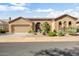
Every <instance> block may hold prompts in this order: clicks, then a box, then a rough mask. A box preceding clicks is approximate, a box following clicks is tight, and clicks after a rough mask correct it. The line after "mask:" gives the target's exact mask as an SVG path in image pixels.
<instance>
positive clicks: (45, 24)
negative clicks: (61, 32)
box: [42, 22, 50, 34]
mask: <svg viewBox="0 0 79 59" xmlns="http://www.w3.org/2000/svg"><path fill="white" fill-rule="evenodd" d="M42 31H43V33H45V34H46V33H48V32H49V31H50V25H49V24H48V23H47V22H44V23H43V24H42Z"/></svg>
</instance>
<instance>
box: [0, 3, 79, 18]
mask: <svg viewBox="0 0 79 59" xmlns="http://www.w3.org/2000/svg"><path fill="white" fill-rule="evenodd" d="M62 14H70V15H72V16H75V17H79V4H78V3H0V18H1V19H8V18H9V17H12V18H16V17H19V16H22V17H28V18H32V17H33V18H38V17H40V18H56V17H58V16H60V15H62Z"/></svg>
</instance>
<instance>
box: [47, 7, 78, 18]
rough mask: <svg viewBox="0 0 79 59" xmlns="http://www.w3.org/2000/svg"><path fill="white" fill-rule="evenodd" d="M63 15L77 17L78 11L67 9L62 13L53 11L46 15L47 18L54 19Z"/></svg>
mask: <svg viewBox="0 0 79 59" xmlns="http://www.w3.org/2000/svg"><path fill="white" fill-rule="evenodd" d="M63 14H69V15H72V16H74V17H79V11H77V8H76V9H67V10H64V11H59V10H53V11H52V12H50V13H48V15H47V17H52V18H53V17H54V18H56V17H58V16H60V15H63Z"/></svg>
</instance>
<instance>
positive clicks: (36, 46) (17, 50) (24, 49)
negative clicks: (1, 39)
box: [0, 42, 79, 56]
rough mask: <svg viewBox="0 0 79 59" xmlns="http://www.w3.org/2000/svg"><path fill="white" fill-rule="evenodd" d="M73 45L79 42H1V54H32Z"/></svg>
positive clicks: (77, 45) (77, 44)
mask: <svg viewBox="0 0 79 59" xmlns="http://www.w3.org/2000/svg"><path fill="white" fill-rule="evenodd" d="M73 47H79V42H42V43H40V42H36V43H32V42H28V43H25V42H23V43H20V42H19V43H0V56H31V55H33V52H37V51H39V50H41V49H50V48H60V49H64V48H73Z"/></svg>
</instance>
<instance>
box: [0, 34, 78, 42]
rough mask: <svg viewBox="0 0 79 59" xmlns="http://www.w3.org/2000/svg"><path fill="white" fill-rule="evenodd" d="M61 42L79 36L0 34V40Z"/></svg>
mask: <svg viewBox="0 0 79 59" xmlns="http://www.w3.org/2000/svg"><path fill="white" fill-rule="evenodd" d="M56 41H58V42H61V41H79V36H61V37H59V36H56V37H48V36H43V35H33V34H5V35H4V34H3V35H2V34H1V35H0V42H56Z"/></svg>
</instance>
